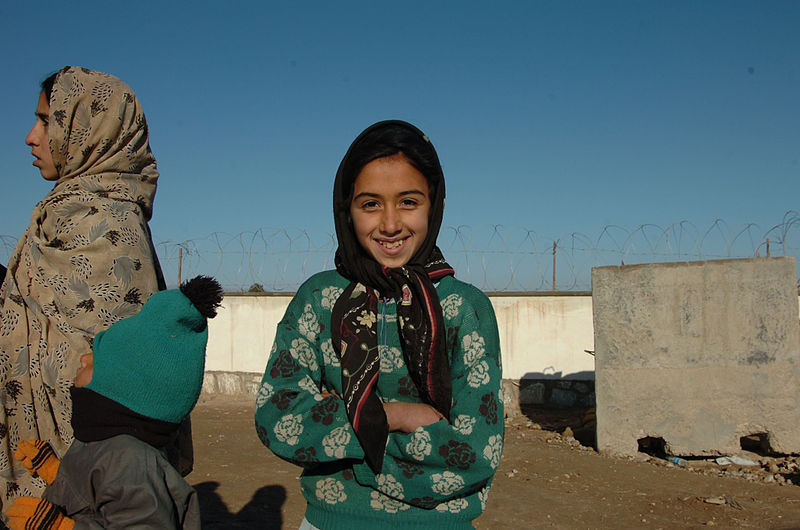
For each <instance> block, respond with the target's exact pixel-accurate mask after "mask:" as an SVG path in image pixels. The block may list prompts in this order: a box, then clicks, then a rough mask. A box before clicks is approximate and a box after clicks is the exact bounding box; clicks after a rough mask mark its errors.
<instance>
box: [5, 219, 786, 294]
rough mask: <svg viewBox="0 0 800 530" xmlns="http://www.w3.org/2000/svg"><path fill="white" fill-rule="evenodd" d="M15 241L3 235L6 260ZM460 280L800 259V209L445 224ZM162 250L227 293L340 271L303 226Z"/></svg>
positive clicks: (527, 279)
mask: <svg viewBox="0 0 800 530" xmlns="http://www.w3.org/2000/svg"><path fill="white" fill-rule="evenodd" d="M15 243H16V239H15V238H12V237H10V236H0V257H2V259H3V262H4V263H7V262H8V257H9V256H10V255H11V253H12V252H13V249H14V245H15ZM437 243H438V246H439V248H440V249H441V250H442V252H443V254H444V255H445V257H446V259H447V261H448V262H449V263H450V264H451V265H452V266H453V268H454V269H455V270H456V277H457V278H459V279H461V280H463V281H465V282H468V283H471V284H473V285H475V286H476V287H478V288H480V289H481V290H483V291H487V292H506V293H507V292H543V291H590V290H591V270H592V268H594V267H600V266H608V265H625V264H627V265H633V264H639V263H657V262H679V261H701V260H716V259H729V258H749V257H767V256H792V257H794V258H795V260H797V258H798V257H800V213H798V212H796V211H789V212H787V213H786V214H785V215H784V216H783V219H782V220H781V222H779V223H777V224H776V225H774V226H772V227H769V228H767V229H762V228H761V227H759V226H758V225H757V224H754V223H749V224H745V225H743V226H736V227H733V226H731V225H729V224H728V223H727V222H725V221H724V220H721V219H717V220H715V221H713V222H711V223H709V224H708V225H705V226H698V225H695V224H694V223H691V222H689V221H680V222H677V223H673V224H671V225H668V226H659V225H656V224H642V225H639V226H637V227H635V228H633V229H626V228H624V227H622V226H617V225H607V226H603V227H601V228H600V229H599V230H598V231H597V233H595V234H594V235H590V234H583V233H578V232H573V233H568V234H566V235H563V236H561V237H558V238H552V237H546V236H543V235H541V234H538V233H537V232H536V231H534V230H530V229H527V228H518V227H515V228H511V227H506V226H504V225H485V226H467V225H462V226H446V227H442V229H441V230H440V233H439V239H438V241H437ZM155 246H156V252H157V255H158V258H159V260H160V262H161V267H162V269H163V270H164V275H165V277H166V279H167V284H168V286H170V287H174V286H175V285H177V284H178V283H179V281H181V280H186V279H188V278H191V277H194V276H196V275H198V274H204V275H208V276H214V277H215V278H217V279H218V280H219V281H220V283H221V284H222V285H223V286H224V288H225V290H226V291H228V292H248V291H249V292H275V293H285V292H294V291H296V290H297V288H298V287H299V286H300V284H302V283H303V282H304V281H305V280H306V279H307V278H308V277H310V276H311V275H312V274H314V273H316V272H319V271H323V270H327V269H332V268H334V256H335V252H336V248H337V242H336V235H335V234H333V233H330V232H324V231H323V232H319V231H313V230H307V229H303V228H267V227H265V228H259V229H258V230H255V231H252V232H240V233H236V234H227V233H222V232H214V233H212V234H209V235H207V236H205V237H202V238H196V239H187V240H184V241H160V242H157V243H156V245H155Z"/></svg>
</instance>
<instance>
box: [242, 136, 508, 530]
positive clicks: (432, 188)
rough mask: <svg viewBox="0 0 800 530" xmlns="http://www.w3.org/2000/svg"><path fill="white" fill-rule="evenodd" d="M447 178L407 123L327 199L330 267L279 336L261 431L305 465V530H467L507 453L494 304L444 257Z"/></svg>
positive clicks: (368, 153)
mask: <svg viewBox="0 0 800 530" xmlns="http://www.w3.org/2000/svg"><path fill="white" fill-rule="evenodd" d="M444 196H445V186H444V176H443V174H442V169H441V166H440V164H439V160H438V157H437V155H436V151H435V150H434V148H433V145H432V144H431V142H430V140H429V139H428V138H427V136H425V135H424V134H423V133H422V132H421V131H419V130H418V129H417V128H416V127H414V126H413V125H411V124H409V123H406V122H402V121H385V122H379V123H376V124H375V125H372V126H371V127H369V128H367V129H366V130H365V131H364V132H362V133H361V135H359V136H358V138H356V140H355V141H354V142H353V144H352V145H351V146H350V149H349V150H348V152H347V154H346V155H345V157H344V159H343V160H342V162H341V164H340V166H339V170H338V172H337V174H336V181H335V183H334V191H333V210H334V222H335V225H336V235H337V238H338V242H339V248H338V250H337V253H336V270H335V271H327V272H322V273H319V274H316V275H314V276H313V277H311V278H310V279H309V280H308V281H306V282H305V283H304V284H303V285H302V286H301V287H300V289H299V290H298V292H297V294H296V295H295V297H294V298H293V300H292V302H291V303H290V305H289V307H288V309H287V311H286V314H285V316H284V318H283V319H282V320H281V322H280V324H279V325H278V330H277V334H276V338H275V344H274V346H273V348H272V353H271V355H270V358H269V362H268V365H267V368H266V372H265V374H264V378H263V381H262V384H261V388H260V390H259V394H258V398H257V404H256V406H257V409H256V416H255V417H256V429H257V432H258V435H259V437H260V438H261V440H262V442H263V443H264V444H265V445H266V446H268V447H269V448H270V449H271V450H272V451H273V452H274V453H275V454H277V455H278V456H280V457H281V458H284V459H286V460H288V461H290V462H293V463H295V464H297V465H299V466H302V467H303V468H304V470H303V473H302V476H301V478H300V482H301V487H302V491H303V495H304V496H305V498H306V501H307V509H306V514H305V519H304V520H303V522H302V525H301V528H306V529H307V528H312V529H313V528H319V529H325V530H327V529H336V528H347V529H352V528H370V527H371V526H370V525H374V527H380V528H403V529H408V528H436V527H440V528H472V521H473V520H474V519H475V518H476V517H478V516H479V515H480V514H481V513H483V511H484V509H485V507H486V500H487V498H488V493H489V487H490V485H491V482H492V477H493V476H494V473H495V471H496V470H497V466H498V464H499V461H500V454H501V451H502V445H503V403H502V397H501V377H502V375H501V365H500V348H499V339H498V333H497V322H496V320H495V316H494V311H493V310H492V306H491V303H490V302H489V299H488V298H487V297H486V295H484V294H483V293H482V292H480V291H479V290H478V289H476V288H475V287H473V286H471V285H469V284H466V283H463V282H460V281H458V280H456V279H455V278H454V272H453V269H452V268H451V267H450V266H449V265H448V264H447V262H446V261H445V259H444V257H443V256H442V253H441V252H440V251H439V249H438V248H437V247H436V238H437V235H438V233H439V228H440V226H441V222H442V214H443V210H444Z"/></svg>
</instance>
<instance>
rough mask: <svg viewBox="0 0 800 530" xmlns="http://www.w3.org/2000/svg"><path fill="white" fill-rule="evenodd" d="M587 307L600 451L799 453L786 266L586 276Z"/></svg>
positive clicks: (742, 262) (666, 268) (732, 264)
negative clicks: (752, 444)
mask: <svg viewBox="0 0 800 530" xmlns="http://www.w3.org/2000/svg"><path fill="white" fill-rule="evenodd" d="M592 302H593V320H594V340H595V392H596V399H597V446H598V450H599V451H600V452H606V453H613V454H622V455H634V454H636V452H637V451H638V449H639V441H640V440H644V439H648V438H650V439H661V441H663V442H664V443H665V450H666V452H667V454H671V455H681V456H714V455H726V454H728V455H730V454H735V453H737V452H739V451H741V438H742V437H746V436H753V435H757V436H758V437H759V438H760V439H761V441H762V443H763V444H765V445H766V446H767V448H768V449H769V450H770V451H772V452H775V453H781V454H797V453H800V321H799V320H798V295H797V277H796V272H795V262H794V258H784V257H782V258H754V259H731V260H719V261H699V262H688V263H659V264H645V265H632V266H625V265H623V266H621V267H598V268H595V269H593V270H592Z"/></svg>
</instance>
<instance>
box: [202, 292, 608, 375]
mask: <svg viewBox="0 0 800 530" xmlns="http://www.w3.org/2000/svg"><path fill="white" fill-rule="evenodd" d="M490 298H491V301H492V305H493V306H494V310H495V313H496V314H497V321H498V327H499V331H500V348H501V351H502V355H503V377H504V378H506V379H521V378H523V377H525V376H527V377H534V378H537V379H543V378H547V377H553V378H573V379H594V357H593V356H592V355H590V354H588V353H586V352H585V351H584V350H593V349H594V337H593V330H592V297H591V295H563V296H559V295H552V296H550V295H547V296H540V295H528V296H491V297H490ZM290 300H291V296H289V295H280V296H273V295H271V296H254V295H226V296H225V299H224V300H223V303H222V305H223V307H222V308H221V309H220V311H219V314H218V315H217V317H216V318H214V319H212V320H211V321H210V322H209V339H208V354H207V358H206V370H207V371H216V372H249V373H263V372H264V368H265V367H266V364H267V357H268V356H269V352H270V349H271V348H272V343H273V341H274V340H275V330H276V327H277V325H278V322H279V321H280V319H281V318H282V317H283V313H284V312H285V311H286V307H287V306H288V305H289V301H290Z"/></svg>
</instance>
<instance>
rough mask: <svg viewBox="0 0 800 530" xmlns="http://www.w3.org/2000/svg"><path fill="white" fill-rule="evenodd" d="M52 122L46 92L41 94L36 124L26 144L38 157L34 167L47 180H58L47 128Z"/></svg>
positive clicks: (37, 107) (26, 139)
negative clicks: (50, 121)
mask: <svg viewBox="0 0 800 530" xmlns="http://www.w3.org/2000/svg"><path fill="white" fill-rule="evenodd" d="M49 120H50V102H49V101H47V96H45V94H44V92H42V93H41V94H39V104H38V105H37V106H36V123H34V124H33V129H31V132H29V133H28V136H27V137H26V138H25V144H26V145H29V146H31V154H32V155H33V156H34V157H36V160H34V161H33V165H34V166H36V167H38V168H39V172H40V173H41V174H42V178H43V179H45V180H58V171H57V170H56V165H55V164H54V163H53V153H51V152H50V136H49V134H48V131H47V128H48V125H49Z"/></svg>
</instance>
